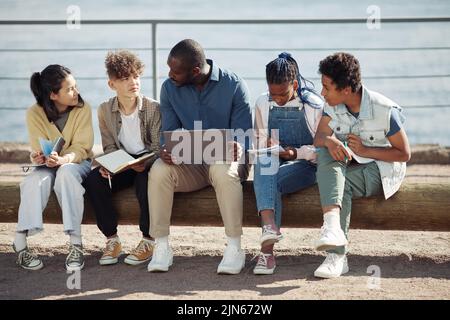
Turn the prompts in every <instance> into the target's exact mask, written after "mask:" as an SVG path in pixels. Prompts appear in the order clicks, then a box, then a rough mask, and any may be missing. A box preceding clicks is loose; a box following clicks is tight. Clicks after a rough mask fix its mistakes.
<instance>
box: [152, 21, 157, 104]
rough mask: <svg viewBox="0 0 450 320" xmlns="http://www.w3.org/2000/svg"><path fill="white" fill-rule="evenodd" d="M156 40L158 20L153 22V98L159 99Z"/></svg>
mask: <svg viewBox="0 0 450 320" xmlns="http://www.w3.org/2000/svg"><path fill="white" fill-rule="evenodd" d="M156 40H157V39H156V22H152V72H153V99H155V100H158V98H159V97H158V48H157V44H156V43H157V41H156Z"/></svg>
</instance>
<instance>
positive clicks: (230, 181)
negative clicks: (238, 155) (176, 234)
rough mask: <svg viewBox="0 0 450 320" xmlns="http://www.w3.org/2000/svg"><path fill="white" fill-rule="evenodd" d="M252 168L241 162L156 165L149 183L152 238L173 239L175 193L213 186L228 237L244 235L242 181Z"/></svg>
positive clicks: (161, 163)
mask: <svg viewBox="0 0 450 320" xmlns="http://www.w3.org/2000/svg"><path fill="white" fill-rule="evenodd" d="M247 175H248V168H247V167H245V166H244V165H239V164H238V163H237V162H232V163H227V164H214V165H196V164H189V165H185V164H181V165H168V164H166V163H164V162H163V161H162V160H161V159H158V160H156V161H155V163H154V164H153V166H152V168H151V170H150V172H149V179H148V202H149V211H150V234H151V235H152V236H153V237H155V238H160V237H165V236H167V235H169V233H170V232H169V226H170V218H171V215H172V205H173V194H174V192H190V191H196V190H200V189H203V188H204V187H206V186H210V185H212V186H213V187H214V190H215V191H216V197H217V202H218V205H219V209H220V213H221V215H222V221H223V224H224V226H225V234H226V235H227V236H229V237H239V236H241V235H242V214H243V193H242V184H241V180H244V179H246V178H247Z"/></svg>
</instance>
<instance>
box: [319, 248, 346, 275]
mask: <svg viewBox="0 0 450 320" xmlns="http://www.w3.org/2000/svg"><path fill="white" fill-rule="evenodd" d="M348 270H349V269H348V263H347V256H346V255H345V254H337V253H328V254H327V257H326V258H325V261H324V262H323V263H322V264H321V265H320V267H318V268H317V270H316V271H315V272H314V276H315V277H318V278H325V279H329V278H337V277H339V276H341V275H342V274H344V273H347V272H348Z"/></svg>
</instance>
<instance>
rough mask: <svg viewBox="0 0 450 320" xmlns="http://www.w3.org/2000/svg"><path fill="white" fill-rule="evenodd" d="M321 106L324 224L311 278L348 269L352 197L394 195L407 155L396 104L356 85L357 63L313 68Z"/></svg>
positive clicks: (340, 60)
mask: <svg viewBox="0 0 450 320" xmlns="http://www.w3.org/2000/svg"><path fill="white" fill-rule="evenodd" d="M319 73H320V74H321V75H322V86H323V89H322V92H321V94H322V96H323V97H324V98H325V101H326V104H325V107H324V114H323V116H322V119H321V120H320V123H319V127H318V129H317V133H316V136H315V138H314V145H315V146H316V147H317V148H318V149H319V150H318V167H317V183H318V185H319V192H320V202H321V206H322V211H323V219H324V224H323V226H322V229H321V235H320V239H319V240H317V241H316V242H315V248H316V249H317V250H319V251H321V250H326V251H327V256H326V259H325V261H324V262H323V263H322V264H321V265H320V266H319V268H318V269H317V270H316V271H315V272H314V275H315V276H316V277H320V278H335V277H339V276H340V275H342V274H344V273H346V272H348V271H349V268H348V262H347V256H346V253H347V244H348V231H349V225H350V214H351V207H352V199H354V198H360V197H369V196H373V195H377V194H381V193H383V194H384V196H385V198H386V199H388V198H389V197H390V196H392V195H393V194H394V193H395V192H397V191H398V189H399V188H400V185H401V183H402V181H403V178H404V177H405V173H406V162H407V161H409V159H410V157H411V151H410V147H409V143H408V137H407V135H406V133H405V130H404V128H403V122H404V120H405V118H404V116H403V115H402V109H401V108H400V107H399V106H398V104H397V103H395V102H393V101H392V100H390V99H388V98H386V97H385V96H383V95H381V94H380V93H377V92H375V91H371V90H369V89H368V88H367V87H365V86H364V85H362V83H361V71H360V65H359V62H358V60H357V59H356V58H355V57H354V56H353V55H351V54H349V53H344V52H340V53H335V54H333V55H330V56H328V57H326V58H325V59H324V60H322V61H321V62H320V64H319Z"/></svg>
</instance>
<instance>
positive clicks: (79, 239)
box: [70, 234, 81, 246]
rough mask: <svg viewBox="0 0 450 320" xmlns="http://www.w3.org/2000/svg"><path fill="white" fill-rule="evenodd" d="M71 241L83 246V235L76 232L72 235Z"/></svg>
mask: <svg viewBox="0 0 450 320" xmlns="http://www.w3.org/2000/svg"><path fill="white" fill-rule="evenodd" d="M70 243H71V244H76V245H79V246H81V236H77V235H75V234H71V235H70Z"/></svg>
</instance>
